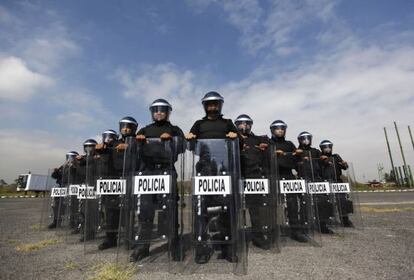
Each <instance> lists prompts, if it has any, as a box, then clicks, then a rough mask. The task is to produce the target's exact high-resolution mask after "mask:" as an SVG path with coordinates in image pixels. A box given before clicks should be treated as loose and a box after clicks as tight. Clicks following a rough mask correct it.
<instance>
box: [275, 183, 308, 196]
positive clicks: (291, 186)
mask: <svg viewBox="0 0 414 280" xmlns="http://www.w3.org/2000/svg"><path fill="white" fill-rule="evenodd" d="M280 192H281V193H306V185H305V180H280Z"/></svg>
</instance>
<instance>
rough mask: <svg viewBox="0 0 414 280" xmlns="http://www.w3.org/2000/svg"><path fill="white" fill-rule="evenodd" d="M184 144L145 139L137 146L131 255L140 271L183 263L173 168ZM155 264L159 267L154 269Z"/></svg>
mask: <svg viewBox="0 0 414 280" xmlns="http://www.w3.org/2000/svg"><path fill="white" fill-rule="evenodd" d="M182 143H183V140H182V139H180V138H177V137H174V138H172V139H171V140H161V139H159V138H147V139H146V140H145V141H143V142H141V143H138V145H139V149H138V159H139V160H138V161H137V163H138V165H137V168H136V171H135V174H134V177H133V182H134V185H133V187H134V188H133V194H134V200H133V201H134V208H133V213H132V215H133V219H132V220H133V224H132V226H131V229H132V237H133V240H132V244H133V246H132V249H133V251H132V254H131V256H130V261H135V262H138V263H139V264H140V265H141V270H145V271H154V270H157V271H159V270H160V269H161V270H162V269H164V270H168V271H170V269H172V268H173V266H175V265H171V262H179V261H181V260H182V257H181V255H182V254H181V253H182V249H181V244H180V236H179V234H178V233H179V220H178V187H177V178H178V176H177V175H178V173H177V170H176V166H177V167H179V166H180V164H179V163H178V164H176V163H177V161H178V160H179V159H180V158H181V157H178V155H179V154H181V153H182V152H183V150H184V149H183V144H182ZM154 264H159V265H157V267H154Z"/></svg>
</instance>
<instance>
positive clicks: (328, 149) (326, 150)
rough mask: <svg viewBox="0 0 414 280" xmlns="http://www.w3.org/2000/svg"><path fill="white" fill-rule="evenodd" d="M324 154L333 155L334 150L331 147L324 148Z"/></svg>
mask: <svg viewBox="0 0 414 280" xmlns="http://www.w3.org/2000/svg"><path fill="white" fill-rule="evenodd" d="M322 152H323V153H324V154H330V153H332V148H330V147H326V146H325V147H324V148H323V149H322Z"/></svg>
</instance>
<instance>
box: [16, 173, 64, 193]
mask: <svg viewBox="0 0 414 280" xmlns="http://www.w3.org/2000/svg"><path fill="white" fill-rule="evenodd" d="M53 187H56V180H55V179H53V178H52V177H49V176H48V175H38V174H31V173H28V174H20V175H19V178H18V183H17V191H18V192H19V191H25V192H27V191H34V192H45V191H50V190H51V189H52V188H53Z"/></svg>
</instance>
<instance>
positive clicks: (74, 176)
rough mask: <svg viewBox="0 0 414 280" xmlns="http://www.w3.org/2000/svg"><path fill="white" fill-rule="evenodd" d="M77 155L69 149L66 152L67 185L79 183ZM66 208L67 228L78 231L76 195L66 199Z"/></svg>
mask: <svg viewBox="0 0 414 280" xmlns="http://www.w3.org/2000/svg"><path fill="white" fill-rule="evenodd" d="M78 156H79V154H78V152H76V151H70V152H67V153H66V164H65V170H66V173H67V185H68V186H70V185H75V184H79V183H80V181H79V179H80V178H79V171H78V169H79V163H78V160H77V159H76V158H77V157H78ZM68 203H69V205H68V209H69V228H71V229H72V230H73V231H72V233H78V232H79V230H78V225H79V214H78V213H79V202H78V198H77V197H76V195H71V196H70V197H69V199H68Z"/></svg>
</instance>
